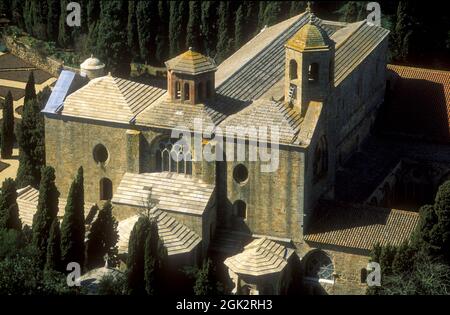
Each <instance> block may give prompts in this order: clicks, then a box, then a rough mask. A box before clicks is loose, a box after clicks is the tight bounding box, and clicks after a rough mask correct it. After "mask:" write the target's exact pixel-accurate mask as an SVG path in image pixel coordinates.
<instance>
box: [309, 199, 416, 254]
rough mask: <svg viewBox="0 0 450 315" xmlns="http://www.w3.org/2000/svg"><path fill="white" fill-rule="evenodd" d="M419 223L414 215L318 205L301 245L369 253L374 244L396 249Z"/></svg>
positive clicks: (384, 209)
mask: <svg viewBox="0 0 450 315" xmlns="http://www.w3.org/2000/svg"><path fill="white" fill-rule="evenodd" d="M418 222H419V214H418V213H416V212H410V211H403V210H395V209H386V208H376V207H371V206H366V205H348V204H344V203H339V202H331V201H321V202H320V204H319V206H318V207H317V208H316V209H315V210H314V215H313V218H312V219H311V223H310V226H309V227H308V230H307V233H306V235H305V236H304V239H305V241H309V242H313V243H319V244H325V245H335V246H339V247H345V248H353V249H359V250H365V251H370V250H371V249H372V248H373V246H374V245H375V244H377V243H379V244H381V245H387V244H391V245H400V244H401V243H402V242H403V241H405V240H407V239H408V238H409V237H410V236H411V234H412V232H413V231H414V229H415V228H416V226H417V224H418Z"/></svg>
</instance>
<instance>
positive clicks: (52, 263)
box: [45, 218, 62, 271]
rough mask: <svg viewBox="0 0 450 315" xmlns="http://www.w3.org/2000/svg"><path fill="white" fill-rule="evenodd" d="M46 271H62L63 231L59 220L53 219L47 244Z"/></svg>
mask: <svg viewBox="0 0 450 315" xmlns="http://www.w3.org/2000/svg"><path fill="white" fill-rule="evenodd" d="M45 269H46V270H55V271H60V270H61V269H62V268H61V230H60V228H59V219H58V218H55V219H53V223H52V226H51V227H50V235H49V237H48V244H47V257H46V261H45Z"/></svg>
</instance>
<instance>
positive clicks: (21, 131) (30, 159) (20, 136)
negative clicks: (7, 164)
mask: <svg viewBox="0 0 450 315" xmlns="http://www.w3.org/2000/svg"><path fill="white" fill-rule="evenodd" d="M16 136H17V141H18V143H19V169H18V170H17V179H16V180H17V186H18V187H19V188H22V187H25V186H27V185H32V186H33V187H37V186H38V185H39V182H40V176H41V174H40V170H41V167H42V166H43V165H44V162H45V161H44V150H45V149H44V122H43V117H42V115H41V113H40V106H39V104H38V102H37V100H36V99H33V100H31V101H28V102H27V103H25V104H24V107H23V113H22V121H21V122H20V123H19V124H18V125H17V128H16Z"/></svg>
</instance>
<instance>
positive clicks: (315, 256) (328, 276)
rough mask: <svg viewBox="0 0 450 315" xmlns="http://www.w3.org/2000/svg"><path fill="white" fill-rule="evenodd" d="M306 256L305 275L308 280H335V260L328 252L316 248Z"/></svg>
mask: <svg viewBox="0 0 450 315" xmlns="http://www.w3.org/2000/svg"><path fill="white" fill-rule="evenodd" d="M305 258H306V264H305V277H306V278H307V279H308V280H318V281H320V280H326V281H333V280H334V277H333V273H334V266H333V262H332V261H331V259H330V257H329V256H328V255H327V254H326V253H324V252H323V251H321V250H316V251H314V252H312V253H310V254H308V256H307V257H305Z"/></svg>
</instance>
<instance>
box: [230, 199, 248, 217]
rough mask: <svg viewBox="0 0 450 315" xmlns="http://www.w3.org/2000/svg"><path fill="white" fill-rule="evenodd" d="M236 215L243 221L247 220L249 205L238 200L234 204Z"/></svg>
mask: <svg viewBox="0 0 450 315" xmlns="http://www.w3.org/2000/svg"><path fill="white" fill-rule="evenodd" d="M233 212H234V214H235V215H236V216H237V217H238V218H241V219H246V218H247V204H246V203H245V202H244V201H242V200H236V201H235V202H234V204H233Z"/></svg>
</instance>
